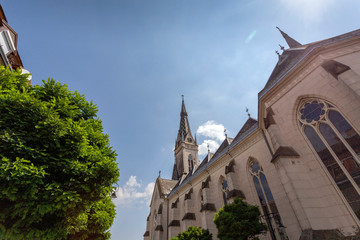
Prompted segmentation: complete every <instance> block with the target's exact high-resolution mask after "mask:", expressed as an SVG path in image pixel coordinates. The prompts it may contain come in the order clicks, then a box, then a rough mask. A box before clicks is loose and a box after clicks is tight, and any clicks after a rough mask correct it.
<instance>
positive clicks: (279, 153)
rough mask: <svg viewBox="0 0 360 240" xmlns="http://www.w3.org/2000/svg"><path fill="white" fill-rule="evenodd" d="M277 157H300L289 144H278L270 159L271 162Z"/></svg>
mask: <svg viewBox="0 0 360 240" xmlns="http://www.w3.org/2000/svg"><path fill="white" fill-rule="evenodd" d="M279 157H288V158H290V157H292V158H293V157H300V155H299V154H298V153H297V152H296V151H295V150H294V149H293V148H292V147H289V146H280V147H279V148H278V149H277V150H276V151H275V153H274V156H273V158H272V159H271V162H274V161H275V160H276V159H278V158H279Z"/></svg>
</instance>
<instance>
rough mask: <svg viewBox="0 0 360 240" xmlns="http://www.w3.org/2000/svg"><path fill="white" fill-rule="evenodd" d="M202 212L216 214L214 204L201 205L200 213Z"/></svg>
mask: <svg viewBox="0 0 360 240" xmlns="http://www.w3.org/2000/svg"><path fill="white" fill-rule="evenodd" d="M202 211H212V212H216V208H215V204H213V203H205V204H202V205H201V209H200V212H202Z"/></svg>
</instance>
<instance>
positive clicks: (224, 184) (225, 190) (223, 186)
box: [221, 179, 229, 205]
mask: <svg viewBox="0 0 360 240" xmlns="http://www.w3.org/2000/svg"><path fill="white" fill-rule="evenodd" d="M221 190H222V196H223V201H224V204H225V205H226V204H227V193H228V191H229V188H228V183H227V181H226V180H225V179H224V180H222V182H221Z"/></svg>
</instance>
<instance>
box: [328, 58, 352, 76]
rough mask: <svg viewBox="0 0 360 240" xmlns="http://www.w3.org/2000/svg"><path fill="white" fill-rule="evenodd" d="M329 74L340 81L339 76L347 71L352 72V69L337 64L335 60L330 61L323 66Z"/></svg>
mask: <svg viewBox="0 0 360 240" xmlns="http://www.w3.org/2000/svg"><path fill="white" fill-rule="evenodd" d="M321 66H322V67H323V68H324V69H325V70H326V71H327V72H328V73H330V74H331V75H332V76H333V77H334V78H336V79H338V76H339V75H340V74H342V73H344V72H346V71H347V70H350V67H349V66H347V65H345V64H342V63H339V62H336V61H334V60H329V61H327V62H325V63H323V64H322V65H321Z"/></svg>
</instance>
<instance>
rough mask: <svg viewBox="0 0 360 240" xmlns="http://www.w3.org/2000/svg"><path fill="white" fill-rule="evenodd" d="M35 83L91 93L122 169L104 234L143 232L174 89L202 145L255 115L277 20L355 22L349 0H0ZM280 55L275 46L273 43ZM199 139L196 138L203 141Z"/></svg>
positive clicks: (348, 27)
mask: <svg viewBox="0 0 360 240" xmlns="http://www.w3.org/2000/svg"><path fill="white" fill-rule="evenodd" d="M1 4H2V6H3V9H4V11H5V13H6V15H7V19H8V22H9V24H10V25H11V26H12V27H13V28H14V29H15V31H17V33H18V35H19V36H18V50H19V52H20V56H21V58H22V61H23V64H24V66H25V68H26V69H28V70H29V71H30V72H31V73H32V74H33V80H32V83H33V84H39V83H41V80H42V79H47V78H48V77H52V78H54V79H56V80H58V81H60V82H61V83H64V84H67V85H68V86H69V88H70V89H71V90H77V91H79V92H80V93H83V94H85V95H86V97H87V99H88V100H93V101H94V103H96V104H97V105H98V107H99V114H98V115H99V117H100V118H101V119H102V120H103V126H104V132H106V133H108V134H109V135H110V139H111V145H112V146H113V147H114V148H115V149H116V151H117V153H118V155H119V156H118V159H117V161H118V163H119V168H120V172H121V176H120V182H119V186H120V190H119V194H118V195H119V198H118V199H117V200H116V204H117V217H116V219H115V222H114V225H113V227H112V230H111V232H112V239H126V240H137V239H142V235H143V233H144V232H145V224H146V217H147V215H148V212H149V208H148V201H149V197H150V193H151V191H152V187H153V182H154V181H155V178H156V177H157V175H158V171H159V170H161V171H162V172H161V176H162V177H164V178H171V173H172V166H173V161H174V158H173V147H174V143H175V137H176V134H177V130H178V126H179V118H180V116H179V113H180V106H181V94H184V95H185V103H186V107H187V110H188V114H189V120H190V125H191V129H192V132H193V134H195V133H196V132H197V137H198V143H199V145H200V144H203V145H202V147H201V149H204V148H203V147H204V146H205V145H206V143H209V144H210V147H211V148H212V150H214V149H215V148H216V146H217V144H219V143H220V141H221V139H222V138H223V128H224V127H225V128H226V129H227V134H228V136H230V137H234V136H235V135H236V133H237V132H238V131H239V129H240V128H241V126H242V124H243V123H244V122H245V121H246V119H247V114H246V112H245V109H246V107H248V108H249V110H250V113H251V115H252V116H253V117H255V118H256V117H257V93H258V92H259V91H260V90H261V89H262V87H263V86H264V85H265V83H266V81H267V79H268V77H269V75H270V74H271V71H272V69H273V67H274V66H275V64H276V61H277V55H276V54H275V50H278V51H280V47H279V46H278V44H281V45H284V46H285V47H286V48H287V45H286V43H285V41H284V39H283V38H282V37H281V35H280V33H279V32H278V31H277V29H276V28H275V27H276V26H279V27H280V28H281V29H282V30H283V31H285V32H287V33H288V34H289V35H290V36H292V37H293V38H295V39H296V40H297V41H299V42H300V43H309V42H313V41H318V40H322V39H325V38H329V37H332V36H336V35H339V34H342V33H346V32H349V31H352V30H355V29H358V28H359V15H360V1H358V0H343V1H335V0H316V1H312V0H288V1H287V0H262V1H260V0H239V1H234V0H226V1H219V0H217V1H215V0H196V1H189V0H177V1H175V0H152V1H149V0H142V1H140V0H127V1H120V0H113V1H112V0H103V1H94V0H73V1H70V0H63V1H60V0H55V1H46V0H42V1H40V0H32V1H26V0H2V1H1ZM280 52H281V51H280ZM204 142H205V143H204Z"/></svg>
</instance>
